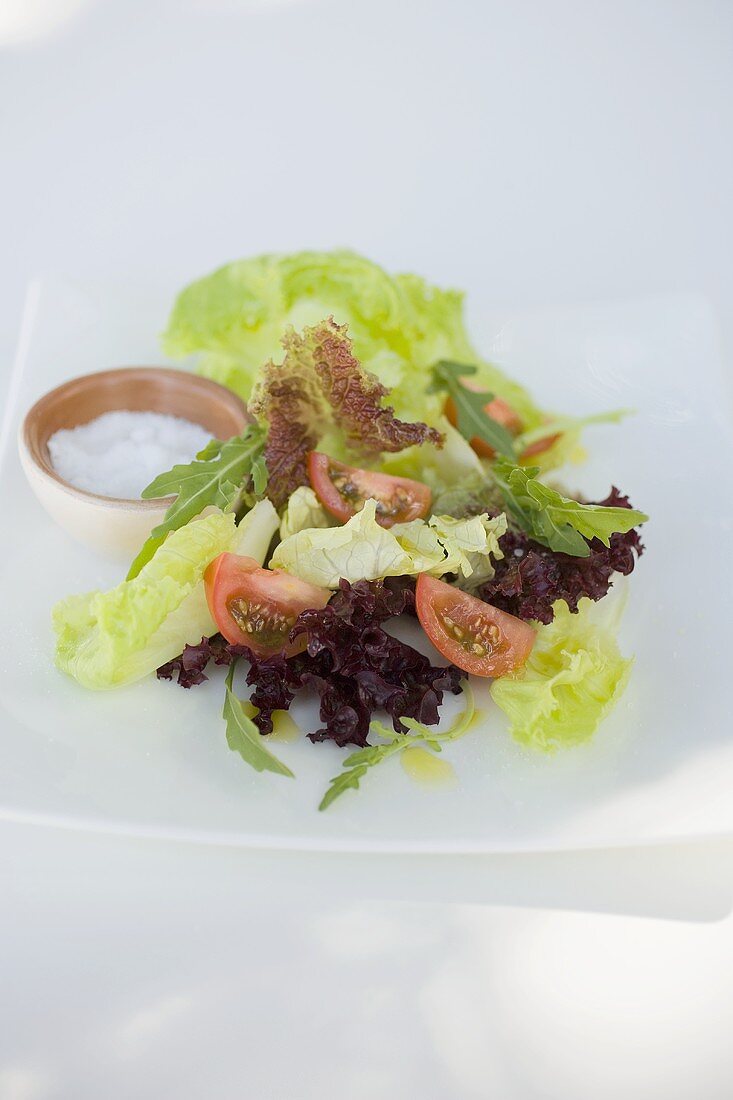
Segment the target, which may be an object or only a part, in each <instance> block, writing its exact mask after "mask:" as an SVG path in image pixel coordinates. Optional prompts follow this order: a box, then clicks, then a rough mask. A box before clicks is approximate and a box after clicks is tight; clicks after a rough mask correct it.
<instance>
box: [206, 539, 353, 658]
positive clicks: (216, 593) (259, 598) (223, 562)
mask: <svg viewBox="0 0 733 1100" xmlns="http://www.w3.org/2000/svg"><path fill="white" fill-rule="evenodd" d="M204 587H205V589H206V601H207V603H208V605H209V610H210V612H211V615H212V617H213V619H214V622H215V623H216V625H217V627H218V629H219V631H220V633H221V634H223V635H224V637H225V638H226V640H227V641H228V642H230V643H231V644H232V645H246V646H249V648H250V649H251V650H252V652H253V653H254V654H256V656H258V657H271V656H272V655H273V654H275V653H283V654H284V655H285V656H286V657H292V656H293V654H295V653H299V652H301V651H302V650H303V649H304V648H305V643H306V639H305V636H302V637H300V638H298V639H296V641H295V642H288V640H287V636H288V634H289V632H290V629H291V628H292V625H293V623H294V622H295V620H296V619H297V617H298V615H299V614H300V613H301V611H306V610H308V608H315V609H319V608H321V607H325V606H326V604H327V603H328V601H329V600H330V599H331V596H332V595H333V593H332V592H331V591H330V589H328V588H319V587H318V586H317V585H315V584H308V583H307V582H306V581H301V580H299V579H298V578H297V577H292V576H291V575H290V574H289V573H285V572H283V571H282V570H281V569H263V568H262V567H261V566H260V565H259V564H258V563H257V562H256V561H255V560H254V558H245V557H240V556H239V555H238V554H220V555H219V557H218V558H214V560H213V561H212V562H210V563H209V565H208V566H207V568H206V572H205V573H204ZM252 605H254V609H253V613H249V612H250V609H251V608H252ZM243 608H245V609H246V610H244V611H243V610H242V609H243ZM257 623H260V624H262V625H260V626H259V627H258V626H257ZM245 625H252V626H255V629H254V630H253V631H252V632H249V631H247V630H245V629H244V627H245Z"/></svg>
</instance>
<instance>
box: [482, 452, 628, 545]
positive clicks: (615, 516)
mask: <svg viewBox="0 0 733 1100" xmlns="http://www.w3.org/2000/svg"><path fill="white" fill-rule="evenodd" d="M492 472H493V474H494V477H495V478H496V481H497V483H498V485H499V488H500V489H501V491H502V494H503V496H504V500H505V503H506V506H507V509H508V510H509V512H510V513H511V514H512V516H513V517H514V519H515V520H516V522H517V523H518V524H519V526H520V527H521V528H522V529H523V530H524V531H526V532H527V534H529V535H531V536H532V538H533V539H534V540H535V541H536V542H539V543H542V545H543V546H548V547H549V548H550V550H557V551H559V552H561V553H563V554H570V555H571V556H572V557H575V558H587V557H589V555H590V547H589V546H588V543H587V542H586V539H593V538H597V539H600V541H601V542H602V543H603V544H604V545H605V546H608V545H609V544H610V538H611V535H612V534H614V533H616V532H620V533H622V534H623V533H625V532H626V531H630V530H631V528H632V527H637V526H638V525H639V524H640V523H645V522H646V521H647V520H648V519H649V517H648V516H647V515H645V514H644V512H638V511H637V510H636V509H635V508H611V507H607V506H606V505H601V504H581V503H580V502H579V501H577V500H571V499H570V498H568V497H564V496H562V494H561V493H558V492H556V490H555V489H551V488H550V487H549V486H548V485H543V483H542V482H541V481H537V474H538V473H539V467H538V466H526V467H523V466H515V465H514V463H512V462H508V461H507V460H506V459H505V458H501V459H498V460H497V461H496V462H495V463H494V466H493V471H492Z"/></svg>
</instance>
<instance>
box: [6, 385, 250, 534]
mask: <svg viewBox="0 0 733 1100" xmlns="http://www.w3.org/2000/svg"><path fill="white" fill-rule="evenodd" d="M123 375H126V376H128V377H129V378H130V379H131V380H133V381H134V380H135V376H136V375H137V376H138V378H139V380H140V381H154V380H155V378H159V377H161V376H167V377H169V378H173V379H175V380H176V381H178V382H180V383H183V384H184V385H186V386H188V387H189V389H191V390H194V391H197V392H199V393H200V394H201V396H202V397H209V398H216V399H218V400H219V401H222V400H223V401H224V403H225V404H227V405H229V406H230V407H231V409H232V412H233V413H235V414H236V413H241V418H242V430H243V429H244V427H245V426H246V424H247V423H248V421H249V417H248V415H247V407H246V405H245V403H244V401H242V399H241V397H238V396H237V394H236V393H234V392H233V390H230V389H227V387H226V386H222V385H220V384H219V383H218V382H213V381H212V380H211V379H210V378H203V377H202V376H201V375H200V374H192V373H191V372H190V371H185V370H178V369H177V368H176V367H155V366H127V367H111V368H108V369H106V370H101V371H90V372H89V373H88V374H80V375H78V376H77V377H76V378H69V379H68V380H67V381H66V382H62V383H61V384H60V385H58V386H54V388H53V389H52V390H49V391H48V392H47V393H44V394H43V396H42V397H39V398H38V400H37V401H35V402H34V403H33V405H31V407H30V409H29V410H28V412H27V413H26V414H25V416H24V417H23V420H22V422H21V425H20V432H19V437H20V440H21V442H22V445H23V448H24V450H25V452H26V454H27V455H28V457H29V459H30V461H31V462H32V463H33V465H34V466H35V467H36V469H37V470H38V471H39V472H40V473H41V474H42V475H43V476H44V477H46V478H47V479H49V480H50V481H52V482H54V483H55V484H56V485H57V486H58V487H59V488H60V489H63V490H64V491H65V492H67V493H69V494H70V495H71V496H75V497H77V498H78V499H80V500H87V501H93V502H95V503H97V504H101V505H105V506H106V507H118V508H120V507H121V508H125V509H128V510H129V509H131V508H132V509H135V510H137V511H141V512H147V511H153V510H155V509H160V508H167V507H168V506H169V505H170V504H171V503H172V502H173V500H174V499H175V497H153V498H151V499H150V500H143V499H142V498H129V497H110V496H105V495H103V494H102V493H92V492H90V491H89V490H87V489H80V488H79V487H78V486H76V485H72V484H71V482H70V481H66V479H65V478H63V477H61V475H60V474H59V473H58V472H57V471H56V470H55V469H54V467H53V465H52V463H51V460H50V458H47V456H46V454H44V453H43V450H42V449H41V448H46V446H47V444H48V440H49V438H50V437H51V435H53V431H54V430H56V429H54V430H52V431H50V432H49V433H48V435H46V437H45V438H44V439H43V440H42V443H41V445H40V447H39V446H37V445H36V441H35V440H33V439H32V429H33V427H34V425H35V424H36V422H37V421H38V418H39V416H41V415H42V414H43V413H44V411H45V410H46V408H47V407H49V406H51V407H53V405H54V403H55V402H56V401H58V399H59V397H60V396H62V395H64V394H66V393H67V392H68V391H69V390H73V389H78V390H80V391H81V390H88V389H89V387H90V386H94V385H96V384H99V383H100V382H101V383H104V382H105V381H106V380H108V379H109V378H120V377H122V376H123ZM109 411H110V412H112V411H114V410H112V409H110V410H109ZM119 411H121V412H123V411H125V410H122V409H121V410H119ZM171 415H175V414H171ZM202 427H203V425H202ZM161 472H162V471H161Z"/></svg>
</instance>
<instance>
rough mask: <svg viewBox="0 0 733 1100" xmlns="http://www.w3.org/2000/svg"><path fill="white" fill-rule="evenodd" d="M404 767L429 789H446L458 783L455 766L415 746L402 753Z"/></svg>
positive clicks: (411, 775)
mask: <svg viewBox="0 0 733 1100" xmlns="http://www.w3.org/2000/svg"><path fill="white" fill-rule="evenodd" d="M400 761H401V763H402V767H403V768H404V770H405V771H406V772H407V774H408V775H409V777H410V779H414V780H415V782H416V783H420V784H422V785H424V786H427V787H445V786H450V785H451V784H452V783H455V782H457V778H458V777H457V776H456V773H455V771H454V770H453V765H452V764H450V763H449V762H448V761H447V760H442V759H441V758H440V757H439V756H436V754H435V753H433V752H428V750H427V749H421V748H420V747H419V746H417V745H413V746H412V747H411V748H409V749H404V750H403V751H402V752H401V753H400Z"/></svg>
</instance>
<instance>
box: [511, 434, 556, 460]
mask: <svg viewBox="0 0 733 1100" xmlns="http://www.w3.org/2000/svg"><path fill="white" fill-rule="evenodd" d="M559 438H560V434H559V432H556V433H555V434H554V435H546V436H544V437H543V438H542V439H536V440H535V441H534V443H530V445H529V447H525V448H524V450H523V451H522V453H521V455H520V456H519V461H520V462H531V461H532V459H533V458H534V457H535V455H541V454H544V452H545V451H549V449H550V447H553V446H554V445H555V443H557V441H558V439H559Z"/></svg>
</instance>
